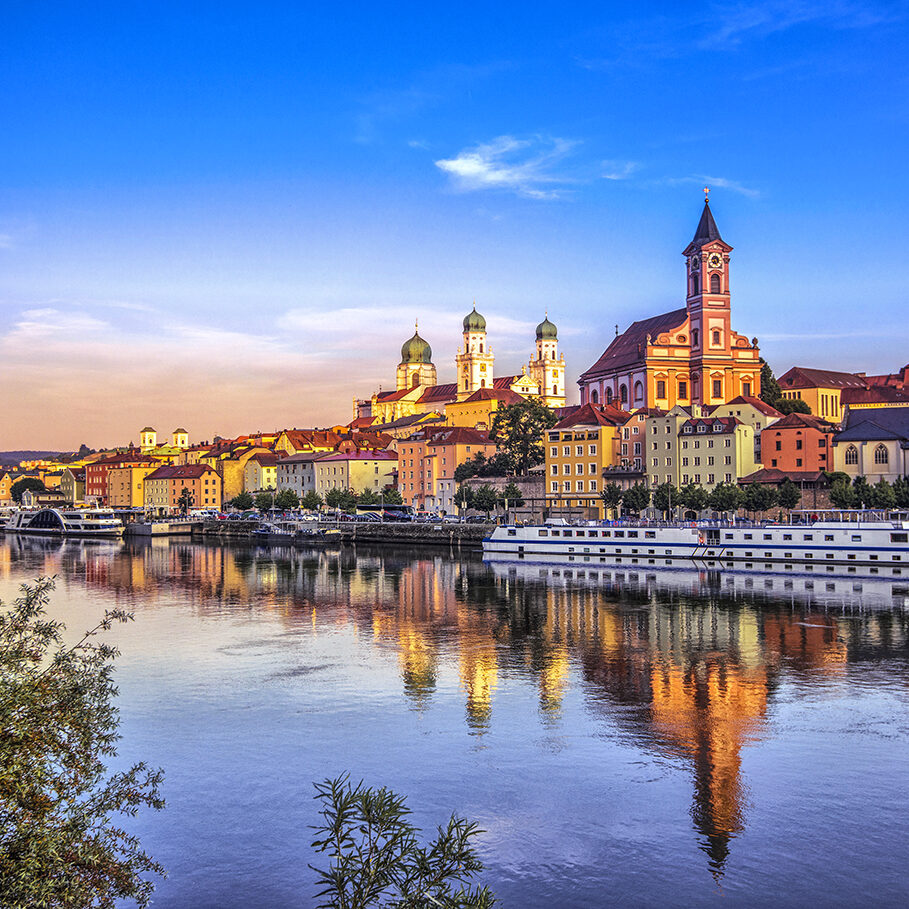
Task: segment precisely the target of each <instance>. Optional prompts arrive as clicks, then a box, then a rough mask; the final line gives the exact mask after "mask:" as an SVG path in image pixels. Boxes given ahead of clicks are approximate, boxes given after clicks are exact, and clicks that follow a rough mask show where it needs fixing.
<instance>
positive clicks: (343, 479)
mask: <svg viewBox="0 0 909 909" xmlns="http://www.w3.org/2000/svg"><path fill="white" fill-rule="evenodd" d="M397 463H398V456H397V454H395V452H393V451H365V452H341V451H335V452H331V453H330V454H326V455H325V457H324V458H320V459H319V460H318V461H317V462H315V475H316V476H315V479H316V492H317V493H318V494H319V495H320V496H321V497H322V499H323V500H324V499H325V495H326V494H327V493H328V491H329V490H331V489H352V490H354V492H358V493H359V492H363V490H366V489H369V490H371V491H372V492H376V493H378V492H381V491H382V490H384V489H385V487H386V486H391V485H393V484H394V470H395V468H396V467H397Z"/></svg>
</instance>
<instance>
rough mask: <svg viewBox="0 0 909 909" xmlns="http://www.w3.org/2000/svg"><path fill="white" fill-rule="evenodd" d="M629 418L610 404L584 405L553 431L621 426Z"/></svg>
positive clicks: (557, 424) (560, 422)
mask: <svg viewBox="0 0 909 909" xmlns="http://www.w3.org/2000/svg"><path fill="white" fill-rule="evenodd" d="M630 416H631V414H630V413H627V412H626V411H624V410H620V409H619V408H618V407H614V406H613V405H612V404H604V405H602V406H600V405H598V404H584V405H583V406H581V407H579V408H578V409H577V410H576V411H575V412H574V413H573V414H571V415H570V416H567V417H565V419H563V420H560V421H559V422H558V423H556V424H555V426H553V427H552V428H553V429H570V428H571V427H572V426H621V425H622V424H623V423H625V422H626V421H627V420H628V418H629V417H630Z"/></svg>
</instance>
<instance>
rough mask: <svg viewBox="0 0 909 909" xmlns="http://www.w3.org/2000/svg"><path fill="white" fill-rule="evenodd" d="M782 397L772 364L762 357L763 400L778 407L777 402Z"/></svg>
mask: <svg viewBox="0 0 909 909" xmlns="http://www.w3.org/2000/svg"><path fill="white" fill-rule="evenodd" d="M782 397H783V392H782V391H781V389H780V383H779V382H777V380H776V376H775V375H774V374H773V370H772V369H771V368H770V364H769V363H768V362H767V361H766V360H765V359H764V358H763V357H761V400H762V401H764V403H766V404H769V405H770V406H771V407H776V402H777V401H779V400H780V398H782Z"/></svg>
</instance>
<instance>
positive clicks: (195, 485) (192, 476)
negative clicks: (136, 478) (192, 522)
mask: <svg viewBox="0 0 909 909" xmlns="http://www.w3.org/2000/svg"><path fill="white" fill-rule="evenodd" d="M184 490H188V491H189V493H190V495H192V497H193V501H192V505H191V506H190V507H191V508H220V507H221V502H222V496H221V477H220V476H219V474H218V472H217V471H216V470H213V469H212V468H211V467H210V466H209V465H208V464H186V465H183V466H180V465H176V466H174V465H170V464H168V465H165V466H163V467H159V468H158V469H157V470H153V471H152V472H151V473H149V474H147V475H146V477H145V490H144V505H145V507H146V508H148V509H150V510H153V511H155V512H158V513H175V512H177V511H179V510H180V497H181V496H182V495H183V491H184Z"/></svg>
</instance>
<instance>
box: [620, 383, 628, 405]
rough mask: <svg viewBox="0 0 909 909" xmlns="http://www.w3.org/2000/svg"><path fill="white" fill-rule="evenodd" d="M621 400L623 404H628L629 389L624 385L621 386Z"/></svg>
mask: <svg viewBox="0 0 909 909" xmlns="http://www.w3.org/2000/svg"><path fill="white" fill-rule="evenodd" d="M619 400H620V401H621V402H622V403H623V404H627V403H628V389H627V388H626V387H625V386H624V385H620V386H619Z"/></svg>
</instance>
